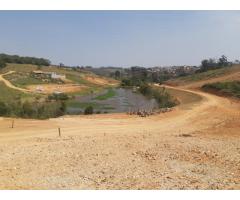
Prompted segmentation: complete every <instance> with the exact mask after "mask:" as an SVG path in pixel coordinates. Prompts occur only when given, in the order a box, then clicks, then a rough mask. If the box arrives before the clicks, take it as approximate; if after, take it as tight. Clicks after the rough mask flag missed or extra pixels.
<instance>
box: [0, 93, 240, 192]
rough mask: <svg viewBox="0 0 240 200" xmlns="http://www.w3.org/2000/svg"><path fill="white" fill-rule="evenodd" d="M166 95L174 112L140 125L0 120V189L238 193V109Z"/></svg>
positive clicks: (117, 120)
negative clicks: (174, 103)
mask: <svg viewBox="0 0 240 200" xmlns="http://www.w3.org/2000/svg"><path fill="white" fill-rule="evenodd" d="M168 90H169V91H170V92H171V93H172V94H174V95H176V96H177V98H178V99H179V100H180V101H181V105H180V106H178V107H177V108H176V109H175V110H174V111H172V112H169V113H164V114H160V115H156V116H151V117H147V118H140V117H137V116H129V115H125V114H106V115H92V116H76V117H72V116H71V117H68V116H65V117H63V118H58V119H51V120H46V121H38V120H23V119H18V120H15V123H14V128H10V127H11V123H12V119H5V118H0V180H1V181H0V188H1V189H240V135H239V134H240V104H239V103H236V102H231V101H230V100H228V99H225V98H222V97H217V96H214V95H211V94H206V93H203V92H199V91H192V90H183V89H179V88H168ZM58 127H61V134H62V137H58V129H57V128H58Z"/></svg>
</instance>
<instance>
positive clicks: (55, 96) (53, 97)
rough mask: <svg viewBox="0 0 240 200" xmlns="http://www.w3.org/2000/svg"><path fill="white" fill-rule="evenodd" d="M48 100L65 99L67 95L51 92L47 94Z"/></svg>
mask: <svg viewBox="0 0 240 200" xmlns="http://www.w3.org/2000/svg"><path fill="white" fill-rule="evenodd" d="M48 99H49V100H55V101H66V100H68V99H69V97H68V95H67V94H65V93H59V94H58V93H53V94H50V95H48Z"/></svg>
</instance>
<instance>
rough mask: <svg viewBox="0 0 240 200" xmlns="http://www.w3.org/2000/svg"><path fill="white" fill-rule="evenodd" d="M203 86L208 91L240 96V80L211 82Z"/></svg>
mask: <svg viewBox="0 0 240 200" xmlns="http://www.w3.org/2000/svg"><path fill="white" fill-rule="evenodd" d="M202 88H203V89H204V90H206V91H213V92H219V93H220V94H224V95H230V96H234V97H237V98H240V81H229V82H216V83H209V84H205V85H203V86H202Z"/></svg>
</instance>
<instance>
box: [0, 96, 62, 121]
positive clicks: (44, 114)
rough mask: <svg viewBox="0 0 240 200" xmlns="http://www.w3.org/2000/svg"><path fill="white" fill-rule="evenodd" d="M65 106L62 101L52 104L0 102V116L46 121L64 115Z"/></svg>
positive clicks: (46, 102) (45, 102)
mask: <svg viewBox="0 0 240 200" xmlns="http://www.w3.org/2000/svg"><path fill="white" fill-rule="evenodd" d="M65 111H66V104H65V102H63V101H54V102H48V101H44V102H38V101H34V102H29V101H25V102H21V101H20V100H19V101H16V100H15V101H10V102H0V116H7V117H21V118H35V119H47V118H51V117H58V116H61V115H63V114H64V113H65Z"/></svg>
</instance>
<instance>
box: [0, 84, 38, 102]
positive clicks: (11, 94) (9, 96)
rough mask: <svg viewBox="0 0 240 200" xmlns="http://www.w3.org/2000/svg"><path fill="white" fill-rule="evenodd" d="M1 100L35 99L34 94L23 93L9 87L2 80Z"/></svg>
mask: <svg viewBox="0 0 240 200" xmlns="http://www.w3.org/2000/svg"><path fill="white" fill-rule="evenodd" d="M0 91H1V95H0V101H6V102H8V101H12V100H16V99H17V100H19V99H22V100H23V101H24V100H30V99H33V97H34V95H32V94H29V93H23V92H20V91H18V90H14V89H11V88H9V87H7V86H6V85H5V84H4V83H3V82H1V81H0Z"/></svg>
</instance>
